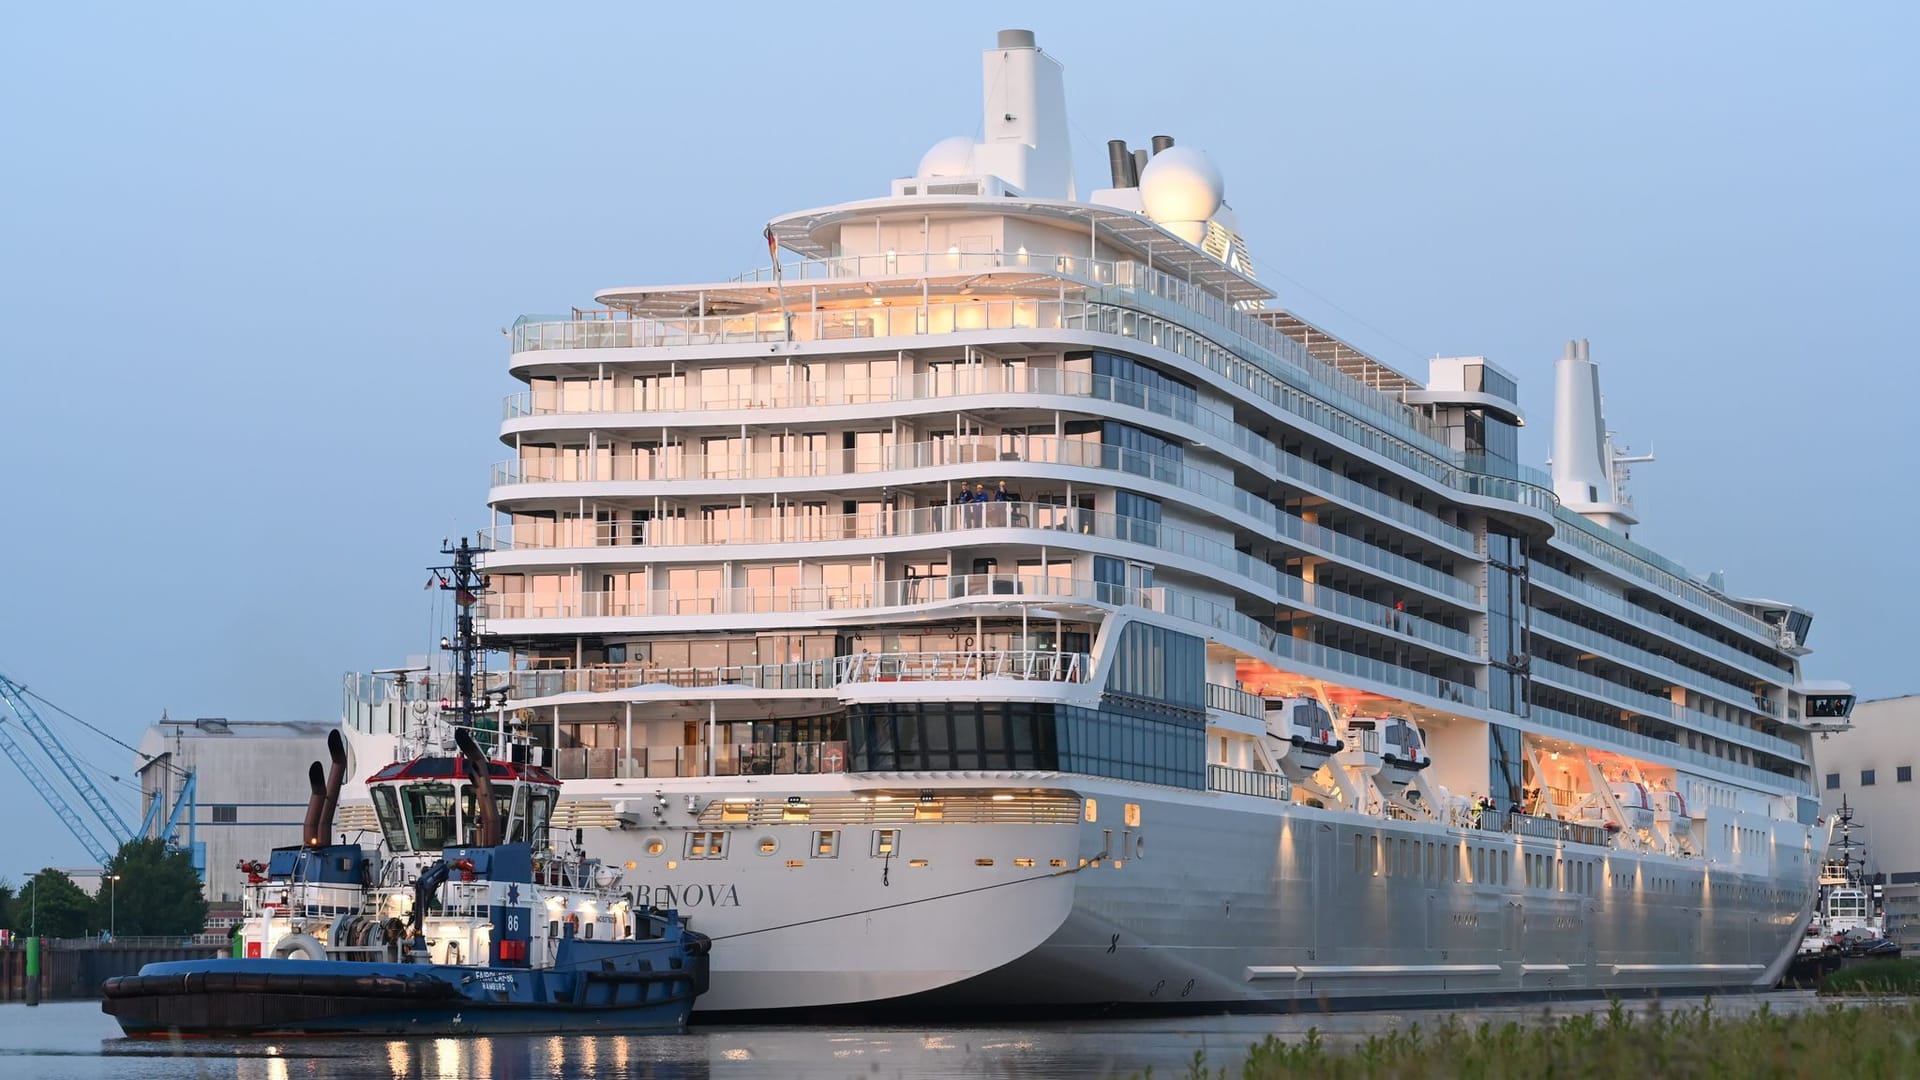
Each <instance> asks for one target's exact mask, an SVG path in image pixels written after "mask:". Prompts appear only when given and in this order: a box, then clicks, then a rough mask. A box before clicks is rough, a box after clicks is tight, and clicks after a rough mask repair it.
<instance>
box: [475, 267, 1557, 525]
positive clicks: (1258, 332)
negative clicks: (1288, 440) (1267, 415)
mask: <svg viewBox="0 0 1920 1080" xmlns="http://www.w3.org/2000/svg"><path fill="white" fill-rule="evenodd" d="M1147 273H1148V274H1149V275H1151V273H1152V272H1151V271H1148V272H1147ZM1161 277H1164V275H1161ZM1167 288H1168V289H1169V290H1172V291H1178V290H1179V288H1180V283H1175V282H1172V281H1171V279H1168V284H1167ZM1116 295H1120V296H1122V298H1125V296H1126V294H1124V293H1123V294H1116ZM1161 299H1162V300H1163V299H1164V298H1161ZM1155 303H1156V304H1158V303H1160V301H1159V300H1156V301H1155ZM1176 306H1177V305H1176ZM1240 318H1242V319H1244V320H1245V322H1246V326H1245V327H1244V328H1243V329H1242V330H1236V331H1234V332H1232V333H1228V334H1225V335H1223V336H1226V337H1228V338H1229V339H1230V340H1232V341H1234V342H1235V344H1236V346H1237V347H1238V348H1240V349H1241V350H1243V352H1245V354H1246V355H1242V353H1240V352H1235V351H1234V350H1233V349H1232V348H1229V347H1227V346H1224V345H1222V344H1220V343H1218V342H1216V341H1213V340H1211V339H1209V338H1208V337H1206V336H1204V335H1203V334H1201V333H1198V332H1196V331H1194V330H1193V329H1191V328H1189V327H1187V326H1185V325H1183V324H1181V323H1179V322H1177V321H1174V322H1170V321H1168V320H1167V319H1166V318H1165V317H1163V316H1160V315H1154V314H1149V313H1147V312H1145V311H1142V310H1136V309H1134V308H1130V307H1125V306H1118V305H1114V304H1103V303H1085V302H1082V301H1077V300H995V301H986V300H977V301H974V302H970V303H961V304H922V305H914V306H887V305H882V306H879V307H872V308H858V309H844V310H834V311H812V312H802V313H795V314H793V315H791V316H786V315H782V314H780V313H778V312H772V313H769V312H756V313H751V314H746V315H739V316H707V317H704V318H702V317H689V318H679V319H570V320H557V321H537V320H531V319H523V320H521V321H520V322H519V323H517V324H516V325H515V327H514V329H513V342H514V345H513V348H514V352H515V353H525V352H535V351H541V350H547V349H591V348H657V347H670V346H685V345H726V344H755V343H760V342H769V341H775V342H786V341H828V340H833V339H847V338H858V337H888V336H897V335H907V336H920V335H926V334H945V333H954V332H958V331H967V330H983V331H984V330H1012V329H1057V330H1065V331H1078V332H1083V333H1093V334H1110V335H1116V336H1118V337H1120V338H1130V339H1133V340H1135V341H1139V342H1144V343H1146V344H1149V345H1152V346H1154V347H1157V348H1161V349H1165V350H1166V351H1168V352H1172V353H1175V354H1177V355H1180V356H1182V357H1185V358H1186V359H1188V360H1190V361H1192V362H1193V363H1195V364H1197V365H1199V366H1201V367H1204V368H1206V369H1208V370H1209V371H1211V372H1213V373H1215V374H1216V375H1218V376H1220V377H1221V378H1222V379H1224V380H1226V381H1227V382H1228V383H1230V384H1231V385H1233V386H1236V387H1238V388H1240V389H1241V390H1243V391H1247V392H1250V393H1252V394H1254V395H1255V396H1257V397H1259V398H1260V399H1261V400H1263V401H1264V402H1266V403H1268V404H1271V405H1273V406H1276V407H1277V408H1278V409H1280V410H1282V411H1284V412H1287V413H1291V414H1292V415H1293V416H1294V417H1295V418H1296V419H1298V420H1300V421H1304V422H1305V423H1308V424H1311V425H1313V426H1314V427H1317V428H1321V429H1323V430H1325V431H1327V432H1330V433H1332V434H1333V435H1334V436H1335V437H1336V438H1338V439H1340V440H1343V441H1351V442H1356V443H1359V444H1361V445H1363V446H1365V447H1367V448H1368V449H1369V450H1372V451H1373V452H1375V453H1377V454H1379V455H1381V456H1382V457H1385V458H1387V459H1389V460H1391V461H1394V462H1395V463H1397V464H1399V465H1401V466H1403V467H1405V468H1408V469H1411V470H1414V471H1416V472H1419V473H1421V474H1423V475H1425V476H1427V477H1429V478H1430V479H1433V480H1436V481H1438V482H1440V483H1442V484H1445V485H1448V486H1450V487H1453V488H1455V489H1456V490H1459V491H1462V492H1465V493H1467V494H1470V495H1476V496H1480V497H1484V498H1491V499H1498V500H1501V501H1504V502H1511V503H1515V504H1517V505H1520V506H1524V507H1527V508H1529V509H1531V510H1533V511H1536V512H1538V513H1540V514H1541V515H1543V516H1545V515H1551V514H1552V513H1553V512H1554V509H1555V508H1556V507H1558V505H1559V502H1558V500H1556V499H1555V498H1554V496H1553V492H1552V489H1551V484H1550V483H1549V482H1548V481H1546V479H1545V478H1544V477H1543V476H1541V475H1539V474H1538V472H1537V470H1527V471H1526V473H1525V476H1524V478H1522V479H1510V478H1506V477H1497V476H1490V475H1488V474H1486V473H1482V472H1477V471H1475V470H1474V469H1473V468H1472V467H1471V463H1470V462H1469V461H1468V460H1467V459H1466V457H1465V455H1463V454H1460V453H1458V452H1455V451H1452V450H1449V449H1447V448H1446V447H1445V446H1444V445H1443V444H1441V443H1440V442H1438V441H1436V440H1435V439H1434V438H1433V437H1432V436H1431V435H1430V434H1427V433H1425V432H1421V431H1416V430H1415V425H1416V424H1421V423H1424V421H1422V420H1421V419H1420V418H1418V417H1417V416H1415V415H1414V414H1413V413H1411V411H1409V410H1407V409H1406V407H1405V406H1403V405H1401V404H1400V403H1399V402H1398V401H1396V400H1394V399H1392V398H1391V397H1389V396H1387V395H1382V394H1379V393H1378V391H1374V390H1371V389H1370V388H1367V387H1364V386H1362V385H1361V384H1359V383H1357V382H1354V381H1353V380H1351V379H1349V378H1347V377H1346V376H1345V375H1342V374H1340V373H1338V372H1336V371H1333V369H1331V368H1327V367H1326V365H1324V364H1321V363H1320V361H1318V360H1315V359H1313V358H1312V357H1311V356H1310V355H1308V354H1307V352H1306V350H1305V349H1304V348H1303V347H1301V346H1300V345H1299V343H1298V342H1295V341H1293V339H1291V338H1289V337H1287V336H1286V335H1285V334H1283V333H1281V332H1280V331H1278V330H1274V329H1273V328H1271V327H1268V326H1265V325H1264V324H1261V323H1258V322H1257V321H1255V320H1251V319H1246V317H1245V316H1244V315H1243V316H1240ZM1263 335H1271V337H1272V338H1273V340H1272V341H1271V343H1270V346H1271V349H1277V350H1280V352H1279V353H1275V352H1273V351H1270V348H1269V345H1267V344H1262V343H1261V340H1260V339H1261V338H1262V336H1263ZM1121 347H1122V348H1125V346H1124V345H1123V346H1121ZM1281 354H1287V355H1288V358H1287V359H1284V360H1283V359H1282V358H1281ZM1247 356H1254V357H1256V359H1257V362H1256V361H1250V360H1249V359H1247ZM1303 364H1304V365H1308V366H1301V365H1303ZM1322 369H1324V370H1322ZM1302 376H1304V378H1302ZM1290 380H1292V382H1290ZM1293 383H1297V384H1298V385H1294V384H1293ZM1369 396H1372V397H1378V398H1381V399H1382V400H1381V401H1379V402H1371V401H1363V400H1361V399H1362V398H1368V397H1369ZM1396 429H1398V430H1396ZM1403 433H1404V434H1403Z"/></svg>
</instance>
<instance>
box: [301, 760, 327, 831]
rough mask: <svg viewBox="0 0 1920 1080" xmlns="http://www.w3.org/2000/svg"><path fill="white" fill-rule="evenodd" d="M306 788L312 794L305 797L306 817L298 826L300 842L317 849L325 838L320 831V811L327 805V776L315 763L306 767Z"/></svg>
mask: <svg viewBox="0 0 1920 1080" xmlns="http://www.w3.org/2000/svg"><path fill="white" fill-rule="evenodd" d="M307 786H308V787H309V788H311V789H312V792H313V793H312V794H311V795H308V796H307V816H306V819H305V820H304V821H302V822H301V825H300V842H301V843H302V844H305V845H306V846H308V847H319V846H320V842H321V841H322V840H324V839H325V838H326V837H325V834H324V833H322V832H321V831H320V811H321V809H322V808H323V807H325V806H326V805H327V774H326V770H324V769H322V768H321V767H320V763H319V762H317V761H316V762H314V763H313V764H312V765H309V766H307Z"/></svg>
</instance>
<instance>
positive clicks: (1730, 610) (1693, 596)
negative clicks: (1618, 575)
mask: <svg viewBox="0 0 1920 1080" xmlns="http://www.w3.org/2000/svg"><path fill="white" fill-rule="evenodd" d="M1553 538H1554V539H1555V540H1558V541H1560V542H1561V543H1564V544H1567V545H1569V546H1572V547H1576V548H1579V549H1580V550H1581V551H1583V552H1585V553H1586V554H1588V555H1591V556H1593V557H1595V558H1597V559H1600V560H1601V561H1603V562H1605V563H1606V564H1607V565H1609V566H1613V567H1617V568H1618V569H1621V570H1625V571H1626V572H1627V573H1629V574H1632V575H1633V576H1634V577H1636V578H1639V579H1640V580H1641V581H1643V582H1646V583H1647V584H1649V585H1652V586H1653V587H1654V588H1656V589H1659V590H1660V591H1661V592H1663V593H1665V594H1666V595H1668V596H1670V597H1672V598H1674V599H1675V600H1678V601H1680V602H1681V603H1684V604H1687V605H1689V606H1691V607H1693V608H1695V609H1697V610H1699V611H1701V612H1704V613H1705V614H1708V615H1711V616H1713V617H1715V618H1717V619H1719V620H1721V621H1722V622H1724V623H1726V624H1727V625H1729V626H1731V627H1733V628H1734V629H1735V630H1739V631H1741V632H1743V633H1745V634H1748V635H1750V636H1752V637H1755V638H1758V639H1760V640H1761V641H1763V642H1765V643H1766V644H1767V645H1769V646H1772V645H1775V644H1776V643H1777V642H1778V641H1779V639H1780V635H1779V632H1778V631H1776V630H1775V629H1774V628H1773V627H1771V626H1768V625H1767V624H1766V622H1765V621H1764V620H1762V619H1756V618H1754V617H1753V616H1752V615H1749V614H1747V613H1746V612H1744V611H1742V610H1740V609H1739V608H1737V607H1734V606H1733V605H1732V604H1729V603H1727V602H1726V601H1725V600H1722V599H1720V598H1719V597H1718V596H1715V595H1713V594H1712V593H1710V592H1708V591H1707V590H1706V589H1704V588H1702V587H1700V586H1699V585H1696V584H1694V583H1693V581H1691V580H1690V579H1689V578H1688V577H1687V572H1686V570H1685V569H1684V568H1683V567H1681V566H1680V564H1678V563H1676V562H1674V561H1673V560H1671V559H1668V558H1667V557H1665V556H1663V555H1660V554H1658V553H1657V552H1654V551H1652V550H1650V549H1648V548H1645V547H1642V546H1640V545H1639V544H1636V543H1634V542H1633V541H1631V540H1628V539H1627V538H1626V537H1624V536H1619V535H1617V534H1615V533H1614V532H1613V531H1612V530H1610V529H1606V528H1603V527H1601V526H1599V525H1595V524H1594V523H1593V522H1591V521H1588V520H1587V519H1586V518H1583V517H1581V516H1580V515H1579V514H1576V513H1574V512H1573V511H1571V510H1566V509H1564V508H1562V509H1559V510H1558V511H1557V512H1556V513H1555V515H1554V526H1553Z"/></svg>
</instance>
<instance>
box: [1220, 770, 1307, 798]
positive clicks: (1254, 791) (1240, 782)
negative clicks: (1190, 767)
mask: <svg viewBox="0 0 1920 1080" xmlns="http://www.w3.org/2000/svg"><path fill="white" fill-rule="evenodd" d="M1207 790H1209V791H1224V792H1227V793H1228V794H1231V795H1258V796H1259V797H1260V798H1263V799H1278V800H1280V801H1281V802H1285V801H1286V800H1288V799H1291V798H1293V785H1292V784H1290V783H1288V782H1287V778H1286V777H1284V776H1281V775H1280V774H1279V773H1268V772H1255V771H1253V770H1252V769H1235V768H1232V767H1231V766H1227V765H1208V766H1207Z"/></svg>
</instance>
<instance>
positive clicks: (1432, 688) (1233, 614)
mask: <svg viewBox="0 0 1920 1080" xmlns="http://www.w3.org/2000/svg"><path fill="white" fill-rule="evenodd" d="M1164 603H1165V605H1166V612H1165V613H1166V614H1168V615H1171V616H1173V617H1175V618H1178V619H1184V620H1186V621H1187V622H1190V623H1193V624H1194V625H1196V626H1202V627H1206V628H1209V629H1212V630H1217V631H1220V632H1222V633H1228V634H1234V635H1237V636H1239V637H1241V638H1243V639H1245V640H1247V641H1249V642H1251V643H1253V644H1255V645H1257V646H1258V647H1259V648H1260V649H1261V650H1263V651H1265V652H1269V653H1272V654H1274V655H1275V656H1278V657H1282V658H1283V659H1285V660H1289V661H1293V662H1295V663H1300V664H1308V665H1311V666H1313V667H1316V668H1319V669H1321V670H1323V671H1327V672H1332V673H1337V674H1340V675H1346V676H1350V677H1352V678H1359V679H1369V680H1372V681H1373V682H1376V683H1382V684H1385V685H1388V686H1394V687H1399V688H1401V689H1404V690H1407V691H1410V692H1413V693H1418V694H1424V695H1426V696H1427V697H1429V698H1432V699H1434V700H1436V701H1442V702H1451V703H1453V704H1458V705H1470V706H1473V707H1474V708H1482V709H1484V708H1486V705H1487V692H1486V691H1485V690H1481V689H1479V688H1478V687H1475V686H1468V685H1463V684H1460V683H1456V682H1451V681H1449V680H1446V679H1442V678H1438V677H1436V676H1433V675H1429V674H1426V673H1425V672H1421V671H1414V670H1413V669H1411V668H1407V667H1404V666H1402V665H1400V664H1397V663H1392V662H1390V661H1386V660H1376V659H1374V658H1372V657H1369V656H1361V655H1359V654H1357V653H1350V652H1344V651H1342V650H1340V649H1335V648H1331V647H1329V646H1326V645H1319V644H1315V643H1314V642H1311V641H1306V640H1304V639H1301V638H1295V637H1292V636H1289V635H1286V634H1281V633H1277V632H1276V631H1275V630H1274V629H1273V628H1272V627H1270V626H1267V625H1266V624H1264V623H1261V622H1259V621H1258V620H1256V619H1253V618H1250V617H1248V616H1246V615H1244V614H1242V613H1240V612H1239V611H1237V610H1235V609H1233V608H1230V607H1227V606H1226V605H1224V604H1219V603H1216V602H1214V601H1212V600H1208V599H1205V598H1203V597H1197V596H1190V595H1188V594H1186V593H1179V592H1174V591H1172V590H1168V591H1167V592H1166V593H1165V594H1164ZM1335 681H1337V680H1335Z"/></svg>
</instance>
